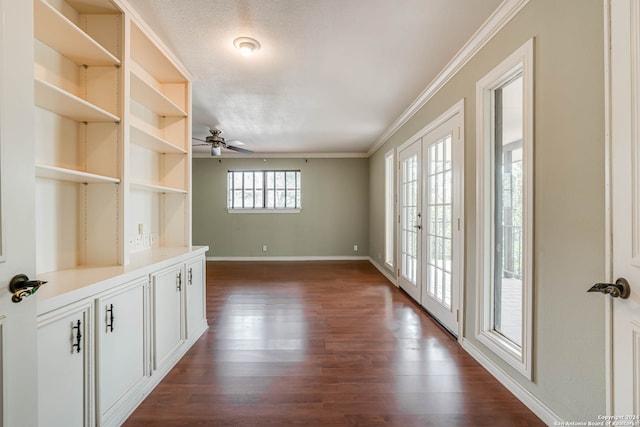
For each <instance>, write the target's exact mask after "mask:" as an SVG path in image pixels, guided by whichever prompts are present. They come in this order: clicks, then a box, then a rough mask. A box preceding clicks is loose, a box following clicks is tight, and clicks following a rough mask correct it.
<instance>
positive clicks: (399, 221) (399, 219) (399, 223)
mask: <svg viewBox="0 0 640 427" xmlns="http://www.w3.org/2000/svg"><path fill="white" fill-rule="evenodd" d="M398 224H400V215H398Z"/></svg>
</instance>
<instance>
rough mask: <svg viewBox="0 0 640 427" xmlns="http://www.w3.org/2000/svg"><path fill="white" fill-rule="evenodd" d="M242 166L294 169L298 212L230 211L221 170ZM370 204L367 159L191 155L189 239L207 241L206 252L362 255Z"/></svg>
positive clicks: (221, 254) (216, 254)
mask: <svg viewBox="0 0 640 427" xmlns="http://www.w3.org/2000/svg"><path fill="white" fill-rule="evenodd" d="M242 169H246V170H256V169H300V171H301V179H302V211H301V212H300V213H298V214H282V213H281V214H273V213H228V212H227V205H226V203H227V196H226V189H227V171H228V170H242ZM368 209H369V165H368V160H367V159H365V158H350V159H318V158H310V159H308V160H305V159H266V162H265V160H264V159H255V158H247V159H239V158H233V159H212V158H207V159H194V160H193V244H194V245H209V248H210V249H209V252H207V256H212V257H257V256H266V257H293V256H307V257H346V256H365V257H366V256H368V254H369V245H368V242H369V236H368V233H369V214H368ZM354 244H357V245H358V251H357V252H355V251H354V250H353V245H354ZM262 245H267V246H268V251H267V252H262Z"/></svg>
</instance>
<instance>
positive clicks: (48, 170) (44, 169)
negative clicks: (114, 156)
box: [36, 165, 120, 184]
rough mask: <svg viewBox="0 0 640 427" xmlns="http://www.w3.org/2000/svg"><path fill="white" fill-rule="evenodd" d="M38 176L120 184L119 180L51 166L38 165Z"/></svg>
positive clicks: (60, 179)
mask: <svg viewBox="0 0 640 427" xmlns="http://www.w3.org/2000/svg"><path fill="white" fill-rule="evenodd" d="M36 176H37V177H39V178H48V179H56V180H59V181H69V182H80V183H113V184H118V183H120V180H119V179H118V178H113V177H110V176H104V175H96V174H93V173H89V172H83V171H79V170H75V169H67V168H60V167H57V166H50V165H36Z"/></svg>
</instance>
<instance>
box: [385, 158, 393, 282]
mask: <svg viewBox="0 0 640 427" xmlns="http://www.w3.org/2000/svg"><path fill="white" fill-rule="evenodd" d="M393 205H394V197H393V150H391V151H389V152H388V153H387V154H385V156H384V263H385V264H386V265H387V267H389V268H391V269H393V265H394V262H393V261H394V260H393V244H394V241H395V240H394V239H393V226H394V221H393Z"/></svg>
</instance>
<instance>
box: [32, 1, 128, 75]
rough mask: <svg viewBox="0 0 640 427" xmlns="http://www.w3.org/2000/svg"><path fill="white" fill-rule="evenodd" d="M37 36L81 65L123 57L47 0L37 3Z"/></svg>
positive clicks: (105, 63)
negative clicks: (106, 46) (98, 40)
mask: <svg viewBox="0 0 640 427" xmlns="http://www.w3.org/2000/svg"><path fill="white" fill-rule="evenodd" d="M34 15H35V28H34V30H35V36H36V38H37V39H38V40H40V41H42V42H44V43H45V44H47V45H48V46H50V47H51V48H53V49H54V50H56V51H57V52H58V53H60V54H61V55H62V56H64V57H66V58H68V59H70V60H71V61H73V62H75V63H76V64H78V65H119V64H120V60H119V59H118V58H116V57H115V56H113V55H112V54H111V53H110V52H109V51H108V50H106V49H105V48H104V47H102V46H101V45H100V44H99V43H98V42H96V41H95V40H94V39H92V38H91V37H90V36H89V35H88V34H87V33H85V32H84V31H82V30H81V29H80V28H78V27H77V26H76V25H75V24H74V23H73V22H71V21H70V20H69V19H67V17H66V16H64V15H63V14H61V13H60V12H58V11H57V10H56V9H55V8H54V7H53V6H51V5H49V3H47V2H46V1H44V0H36V2H35V4H34Z"/></svg>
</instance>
